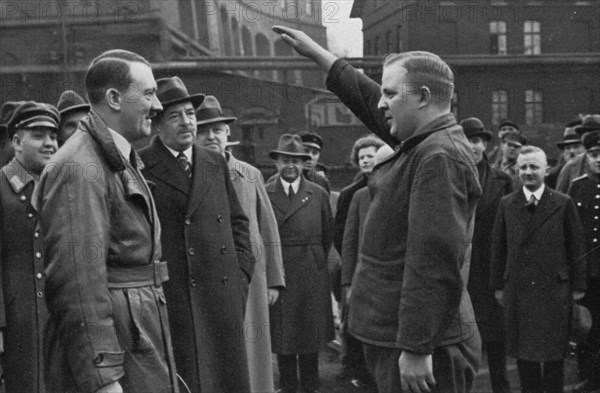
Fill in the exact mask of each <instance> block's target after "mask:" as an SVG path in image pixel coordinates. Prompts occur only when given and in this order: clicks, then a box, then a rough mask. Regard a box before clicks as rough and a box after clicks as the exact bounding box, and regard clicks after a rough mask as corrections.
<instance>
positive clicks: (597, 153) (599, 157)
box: [586, 147, 600, 175]
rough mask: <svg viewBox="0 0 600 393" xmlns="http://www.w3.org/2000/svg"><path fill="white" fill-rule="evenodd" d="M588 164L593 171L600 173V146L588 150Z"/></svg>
mask: <svg viewBox="0 0 600 393" xmlns="http://www.w3.org/2000/svg"><path fill="white" fill-rule="evenodd" d="M586 159H587V162H588V166H589V167H590V169H591V171H592V173H594V174H596V175H600V147H594V148H591V149H589V150H588V151H587V152H586Z"/></svg>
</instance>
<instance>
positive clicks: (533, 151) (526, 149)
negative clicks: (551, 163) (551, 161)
mask: <svg viewBox="0 0 600 393" xmlns="http://www.w3.org/2000/svg"><path fill="white" fill-rule="evenodd" d="M536 153H542V154H543V155H544V158H545V159H546V162H548V157H547V156H546V152H545V151H543V150H542V149H540V148H539V147H537V146H532V145H526V146H523V148H522V149H521V152H520V153H519V155H520V156H522V155H525V154H536Z"/></svg>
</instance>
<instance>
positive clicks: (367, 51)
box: [365, 40, 371, 56]
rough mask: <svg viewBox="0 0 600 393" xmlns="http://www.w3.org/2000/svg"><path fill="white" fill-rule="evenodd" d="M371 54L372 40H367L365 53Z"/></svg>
mask: <svg viewBox="0 0 600 393" xmlns="http://www.w3.org/2000/svg"><path fill="white" fill-rule="evenodd" d="M370 54H371V41H369V40H367V41H366V42H365V55H367V56H368V55H370Z"/></svg>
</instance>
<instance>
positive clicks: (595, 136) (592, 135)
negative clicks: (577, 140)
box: [581, 130, 600, 150]
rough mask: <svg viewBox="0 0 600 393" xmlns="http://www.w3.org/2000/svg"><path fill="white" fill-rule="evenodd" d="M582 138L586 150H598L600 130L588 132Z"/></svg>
mask: <svg viewBox="0 0 600 393" xmlns="http://www.w3.org/2000/svg"><path fill="white" fill-rule="evenodd" d="M581 139H582V142H583V147H585V149H586V150H592V149H593V150H596V149H597V148H599V147H600V130H598V131H589V132H586V133H585V134H583V137H582V138H581Z"/></svg>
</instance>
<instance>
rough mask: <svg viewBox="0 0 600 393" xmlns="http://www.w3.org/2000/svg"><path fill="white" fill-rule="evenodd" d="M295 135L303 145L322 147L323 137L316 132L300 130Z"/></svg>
mask: <svg viewBox="0 0 600 393" xmlns="http://www.w3.org/2000/svg"><path fill="white" fill-rule="evenodd" d="M296 135H298V136H299V137H300V139H301V140H302V144H303V145H304V146H311V147H315V148H317V149H319V150H321V149H322V148H323V138H321V136H320V135H319V134H317V133H316V132H309V131H302V132H299V133H297V134H296Z"/></svg>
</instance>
